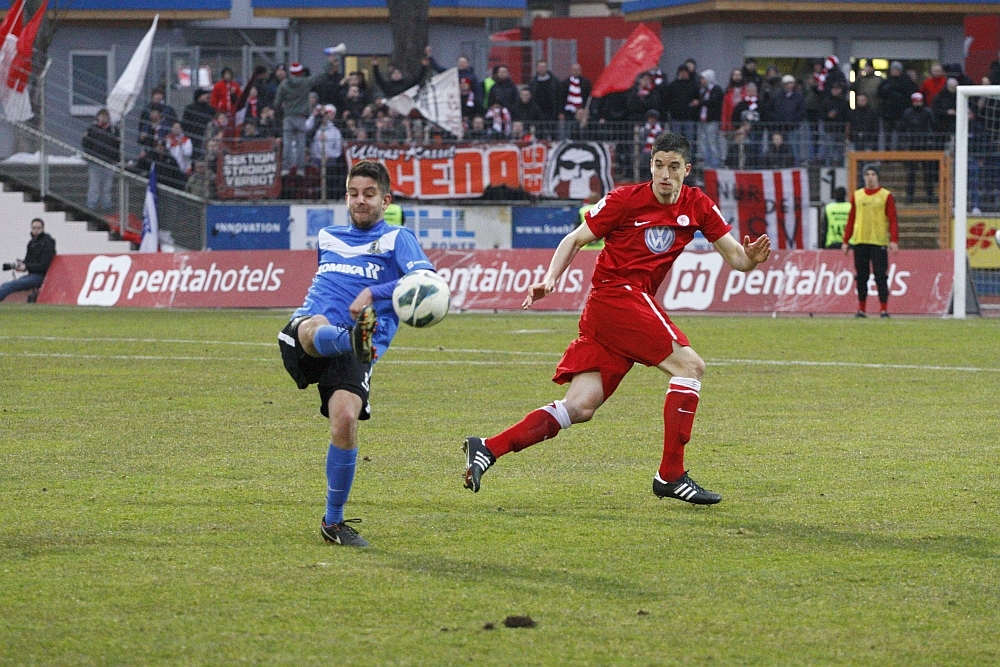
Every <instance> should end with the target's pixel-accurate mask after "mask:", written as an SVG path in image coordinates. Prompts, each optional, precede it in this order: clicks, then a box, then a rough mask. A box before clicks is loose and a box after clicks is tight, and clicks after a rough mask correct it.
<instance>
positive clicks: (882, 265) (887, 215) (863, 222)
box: [841, 164, 899, 317]
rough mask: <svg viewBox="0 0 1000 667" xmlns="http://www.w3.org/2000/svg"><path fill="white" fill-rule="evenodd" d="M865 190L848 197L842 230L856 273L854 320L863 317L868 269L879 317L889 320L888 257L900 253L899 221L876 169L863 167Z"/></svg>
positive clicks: (843, 245)
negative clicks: (849, 209)
mask: <svg viewBox="0 0 1000 667" xmlns="http://www.w3.org/2000/svg"><path fill="white" fill-rule="evenodd" d="M863 173H864V179H865V187H863V188H861V189H860V190H855V191H854V194H853V195H852V196H851V212H850V215H849V216H848V218H847V227H846V228H845V229H844V242H843V244H842V245H841V247H842V248H843V250H844V254H847V251H848V249H849V248H853V249H854V270H855V271H856V272H857V283H858V312H857V313H855V315H854V316H855V317H866V315H865V301H866V300H867V298H868V267H869V265H871V273H872V274H873V275H874V276H875V285H876V286H878V302H879V311H880V312H879V315H880V316H881V317H889V310H888V306H889V280H888V271H889V253H888V252H887V250H886V246H888V248H889V250H891V251H892V252H893V253H894V254H895V253H896V252H898V251H899V221H898V220H897V219H896V200H895V199H893V197H892V193H891V192H889V191H888V190H886V189H885V188H883V187H882V186H881V185H879V167H878V165H875V164H866V165H865V168H864V172H863Z"/></svg>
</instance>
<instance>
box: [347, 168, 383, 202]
mask: <svg viewBox="0 0 1000 667" xmlns="http://www.w3.org/2000/svg"><path fill="white" fill-rule="evenodd" d="M355 176H367V177H368V178H370V179H372V180H373V181H375V182H376V183H377V184H378V189H379V192H381V193H382V194H383V196H384V195H387V194H390V193H391V192H392V184H391V183H390V182H389V170H388V169H386V168H385V165H384V164H382V163H381V162H376V161H374V160H362V161H361V162H358V163H357V164H356V165H354V166H353V167H351V171H350V172H348V174H347V183H348V185H350V183H351V179H352V178H354V177H355Z"/></svg>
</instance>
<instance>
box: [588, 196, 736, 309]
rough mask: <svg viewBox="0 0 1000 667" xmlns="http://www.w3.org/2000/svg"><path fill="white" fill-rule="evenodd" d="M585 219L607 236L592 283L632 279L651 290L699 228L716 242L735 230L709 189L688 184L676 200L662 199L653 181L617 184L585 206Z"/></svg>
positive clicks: (606, 284)
mask: <svg viewBox="0 0 1000 667" xmlns="http://www.w3.org/2000/svg"><path fill="white" fill-rule="evenodd" d="M586 221H587V226H588V227H590V231H592V232H593V233H594V235H595V236H597V237H598V238H602V237H603V238H604V250H602V251H601V254H600V255H599V256H598V257H597V266H596V267H595V268H594V279H593V281H592V283H591V284H592V285H593V288H594V289H597V288H599V287H613V286H619V285H633V286H635V287H638V288H639V289H641V290H642V291H643V292H645V293H646V294H651V295H652V294H656V290H657V289H659V287H660V283H661V282H663V279H664V278H665V277H666V275H667V272H668V271H670V267H671V266H673V264H674V260H675V259H677V256H678V255H680V254H681V252H682V251H683V250H684V247H685V246H686V245H687V244H688V243H690V242H691V240H692V239H693V238H694V233H695V232H699V231H700V232H701V233H702V234H704V235H705V238H706V239H708V241H709V243H714V242H715V241H718V240H719V239H720V238H722V236H723V235H725V234H728V233H729V231H730V230H732V226H731V225H730V224H729V223H727V222H726V220H725V218H723V217H722V213H721V212H720V211H719V209H718V207H717V206H716V205H715V203H714V202H713V201H712V200H711V199H709V198H708V195H706V194H705V193H704V192H702V191H701V190H699V189H698V188H689V187H688V186H686V185H682V186H681V194H680V197H678V198H677V202H676V203H674V204H661V203H660V202H659V200H657V199H656V196H655V195H654V194H653V187H652V184H651V183H641V184H639V185H626V186H623V187H620V188H616V189H614V190H612V191H611V192H609V193H608V194H607V195H605V197H604V198H603V199H601V200H600V201H599V202H597V203H596V204H595V205H594V207H593V208H592V209H590V210H589V211H588V212H587V215H586Z"/></svg>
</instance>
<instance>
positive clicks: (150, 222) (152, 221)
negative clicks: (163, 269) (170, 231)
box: [139, 163, 160, 252]
mask: <svg viewBox="0 0 1000 667" xmlns="http://www.w3.org/2000/svg"><path fill="white" fill-rule="evenodd" d="M159 249H160V218H159V215H158V214H157V212H156V164H155V163H154V164H153V166H152V168H151V169H150V170H149V189H148V190H146V203H145V204H144V205H143V207H142V241H141V242H140V243H139V252H157V251H158V250H159Z"/></svg>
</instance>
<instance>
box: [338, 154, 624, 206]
mask: <svg viewBox="0 0 1000 667" xmlns="http://www.w3.org/2000/svg"><path fill="white" fill-rule="evenodd" d="M345 155H346V157H347V166H348V168H350V167H351V166H353V165H354V164H355V163H356V162H359V161H360V160H378V161H379V162H382V163H383V164H384V165H385V166H386V168H387V169H388V170H389V178H390V180H391V181H392V185H393V191H392V193H393V194H394V195H399V196H402V197H407V198H409V199H424V200H432V199H463V198H473V197H482V196H483V193H484V192H485V191H486V188H488V187H490V186H498V185H505V186H507V187H510V188H515V189H517V188H520V189H522V190H524V191H525V192H527V193H529V194H532V195H538V196H541V197H550V198H558V199H585V198H587V197H588V196H590V193H591V192H598V193H600V194H604V193H606V192H609V191H610V190H611V189H612V188H613V187H614V182H613V180H612V178H611V162H612V159H611V146H610V145H609V144H603V143H598V142H594V141H556V142H550V141H536V142H532V143H529V144H523V145H515V144H490V145H474V146H407V147H399V146H391V145H388V144H348V145H347V149H346V151H345Z"/></svg>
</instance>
